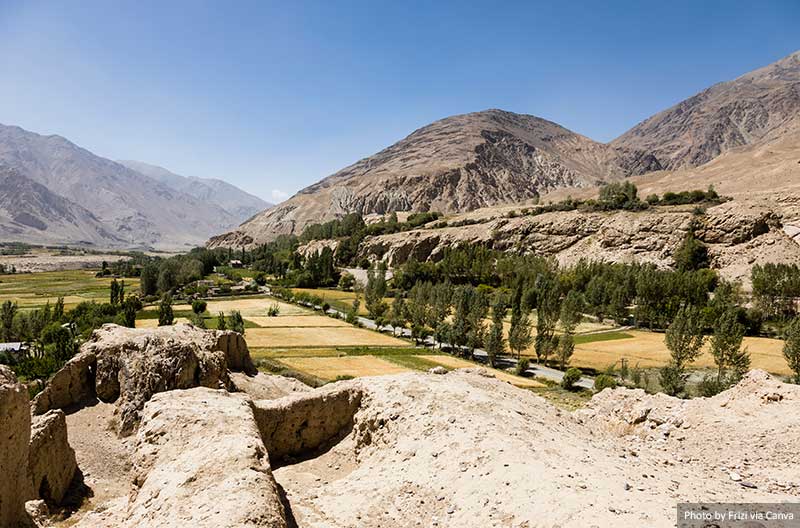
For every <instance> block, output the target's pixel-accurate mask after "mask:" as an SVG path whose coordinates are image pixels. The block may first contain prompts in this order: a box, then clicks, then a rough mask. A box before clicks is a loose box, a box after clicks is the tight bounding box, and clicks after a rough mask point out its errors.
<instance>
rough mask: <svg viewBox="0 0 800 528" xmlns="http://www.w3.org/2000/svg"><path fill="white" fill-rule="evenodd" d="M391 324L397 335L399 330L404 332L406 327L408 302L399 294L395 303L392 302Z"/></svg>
mask: <svg viewBox="0 0 800 528" xmlns="http://www.w3.org/2000/svg"><path fill="white" fill-rule="evenodd" d="M389 324H390V325H392V329H393V331H394V333H395V335H396V334H397V332H398V330H399V331H400V332H402V331H403V329H404V328H405V327H406V301H405V299H404V298H403V296H402V295H400V294H399V293H398V294H397V295H396V296H395V298H394V301H392V310H391V313H390V314H389Z"/></svg>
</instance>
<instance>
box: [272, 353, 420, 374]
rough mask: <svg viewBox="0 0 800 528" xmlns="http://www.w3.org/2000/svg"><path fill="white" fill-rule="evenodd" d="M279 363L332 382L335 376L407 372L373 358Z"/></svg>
mask: <svg viewBox="0 0 800 528" xmlns="http://www.w3.org/2000/svg"><path fill="white" fill-rule="evenodd" d="M280 361H281V363H283V364H285V365H287V366H289V367H291V368H293V369H296V370H300V371H303V372H306V373H308V374H311V375H312V376H316V377H318V378H322V379H324V380H333V379H336V377H337V376H352V377H354V378H355V377H360V376H383V375H387V374H399V373H401V372H408V371H409V370H408V369H406V368H403V367H401V366H399V365H395V364H394V363H392V362H390V361H387V360H385V359H382V358H379V357H375V356H346V357H303V358H291V357H289V358H280Z"/></svg>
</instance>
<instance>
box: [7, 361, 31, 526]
mask: <svg viewBox="0 0 800 528" xmlns="http://www.w3.org/2000/svg"><path fill="white" fill-rule="evenodd" d="M30 434H31V412H30V406H29V405H28V391H27V390H26V389H25V386H23V385H22V384H21V383H17V379H16V377H15V376H14V373H13V372H11V370H10V369H9V368H7V367H5V366H3V365H0V526H3V527H4V528H5V527H8V528H16V527H21V526H28V524H29V521H28V514H27V513H26V512H25V501H26V500H28V499H31V498H33V495H32V489H31V480H30V475H29V473H28V444H29V440H30Z"/></svg>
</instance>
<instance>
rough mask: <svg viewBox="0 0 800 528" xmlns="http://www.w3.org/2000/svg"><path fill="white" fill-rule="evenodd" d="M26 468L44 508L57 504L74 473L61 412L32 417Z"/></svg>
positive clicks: (76, 467)
mask: <svg viewBox="0 0 800 528" xmlns="http://www.w3.org/2000/svg"><path fill="white" fill-rule="evenodd" d="M28 467H29V474H30V477H31V479H32V481H33V489H34V490H35V491H36V495H37V496H38V497H39V498H40V499H42V500H44V501H45V502H46V503H47V504H48V505H51V506H53V505H58V504H60V503H61V502H62V501H63V500H64V496H65V495H66V494H67V491H68V490H69V487H70V484H71V483H72V481H73V478H74V477H75V473H76V471H77V470H78V463H77V462H76V460H75V451H73V449H72V448H71V447H70V445H69V441H68V439H67V422H66V419H65V417H64V412H63V411H60V410H52V411H48V412H47V413H45V414H43V415H41V416H34V417H33V423H32V426H31V440H30V450H29V457H28Z"/></svg>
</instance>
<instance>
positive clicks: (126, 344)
mask: <svg viewBox="0 0 800 528" xmlns="http://www.w3.org/2000/svg"><path fill="white" fill-rule="evenodd" d="M229 369H230V370H240V371H244V372H246V373H249V374H255V372H256V369H255V367H254V366H253V362H252V360H251V359H250V352H249V350H248V349H247V343H246V342H245V341H244V339H243V338H242V336H241V335H239V334H237V333H236V332H230V331H214V330H202V329H199V328H195V327H194V326H192V325H189V324H178V325H175V326H163V327H158V328H150V329H141V328H140V329H136V328H126V327H122V326H117V325H113V324H107V325H103V327H102V328H100V329H98V330H95V332H94V333H93V334H92V337H91V339H90V340H89V341H87V342H86V343H84V344H83V345H82V346H81V351H80V353H79V354H78V355H77V356H75V357H74V358H73V359H72V360H71V361H69V362H68V363H67V364H66V365H65V366H64V368H62V369H61V370H60V371H58V372H57V373H56V374H55V375H54V376H53V378H52V379H51V380H50V381H49V382H48V384H47V386H46V387H45V389H44V390H43V391H42V393H41V394H40V395H38V396H37V397H36V399H35V400H34V404H33V410H34V413H36V414H43V413H44V412H47V411H48V410H50V409H61V408H65V407H68V406H71V405H75V404H78V403H80V402H82V401H85V400H86V399H87V398H91V397H95V396H96V397H97V398H98V399H99V400H101V401H103V402H115V403H116V404H117V407H118V410H119V424H118V427H119V432H120V433H121V434H129V433H131V432H132V431H133V429H134V427H135V426H136V423H137V422H138V419H139V413H140V411H141V409H142V407H144V404H145V403H146V402H147V401H148V400H149V399H150V398H151V397H152V396H153V394H156V393H158V392H163V391H168V390H174V389H188V388H191V387H198V386H202V387H210V388H214V389H217V388H226V389H229V390H234V385H233V384H232V383H231V380H230V377H229V372H228V371H229Z"/></svg>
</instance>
